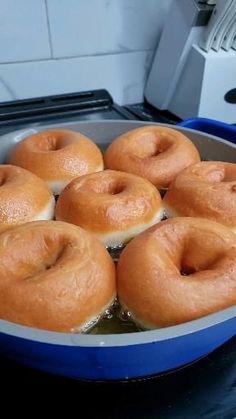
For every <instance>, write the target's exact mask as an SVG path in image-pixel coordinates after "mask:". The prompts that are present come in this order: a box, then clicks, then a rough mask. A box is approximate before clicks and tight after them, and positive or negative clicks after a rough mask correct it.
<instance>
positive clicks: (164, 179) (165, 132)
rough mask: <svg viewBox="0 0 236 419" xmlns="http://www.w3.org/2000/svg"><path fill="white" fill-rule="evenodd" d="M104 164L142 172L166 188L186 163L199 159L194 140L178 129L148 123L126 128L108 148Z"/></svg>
mask: <svg viewBox="0 0 236 419" xmlns="http://www.w3.org/2000/svg"><path fill="white" fill-rule="evenodd" d="M104 161H105V166H106V167H107V168H109V169H115V170H122V171H124V172H129V173H134V174H136V175H139V176H142V177H144V178H146V179H148V180H149V181H150V182H152V183H153V184H154V185H155V186H156V187H157V188H159V189H161V188H167V187H168V186H169V184H170V182H171V181H172V180H173V179H174V178H175V177H176V175H177V174H178V173H179V172H180V171H181V170H183V169H184V168H185V167H187V166H189V165H191V164H194V163H197V162H199V161H200V156H199V153H198V151H197V149H196V147H195V146H194V144H193V143H192V142H191V141H190V140H189V139H188V138H187V137H186V136H185V135H183V134H182V133H181V132H180V131H177V130H176V129H173V128H167V127H164V126H155V125H149V126H145V127H141V128H137V129H134V130H131V131H128V132H126V133H125V134H122V135H120V136H119V137H117V138H116V139H115V140H114V141H113V142H112V143H111V145H110V146H109V147H108V148H107V150H106V152H105V156H104Z"/></svg>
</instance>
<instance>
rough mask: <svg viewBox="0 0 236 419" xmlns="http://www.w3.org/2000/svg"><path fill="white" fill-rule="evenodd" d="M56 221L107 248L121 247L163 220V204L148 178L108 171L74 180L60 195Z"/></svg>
mask: <svg viewBox="0 0 236 419" xmlns="http://www.w3.org/2000/svg"><path fill="white" fill-rule="evenodd" d="M55 214H56V219H57V220H63V221H67V222H69V223H72V224H77V225H79V226H81V227H83V228H84V229H86V230H88V231H90V232H91V233H93V234H95V235H96V236H97V237H98V238H99V239H100V240H101V241H102V242H103V243H104V244H105V245H106V246H118V245H120V244H122V243H124V242H126V241H128V240H130V239H131V238H132V237H134V236H135V235H136V234H138V233H140V232H141V231H143V230H145V229H146V228H148V227H150V226H151V225H153V224H155V223H157V222H158V221H160V220H161V218H162V215H163V208H162V201H161V197H160V194H159V192H158V191H157V189H156V188H155V187H154V186H153V185H152V184H151V183H150V182H148V181H147V180H146V179H143V178H141V177H139V176H135V175H132V174H130V173H124V172H118V171H114V170H105V171H103V172H99V173H93V174H90V175H86V176H82V177H80V178H77V179H74V180H73V181H72V182H71V183H70V184H69V185H67V187H66V188H65V189H64V191H63V192H62V193H61V195H60V196H59V199H58V201H57V205H56V211H55Z"/></svg>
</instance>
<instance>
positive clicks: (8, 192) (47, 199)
mask: <svg viewBox="0 0 236 419" xmlns="http://www.w3.org/2000/svg"><path fill="white" fill-rule="evenodd" d="M54 206H55V200H54V197H53V195H52V194H51V192H50V190H49V189H48V187H47V185H46V183H45V182H43V181H42V179H40V178H39V177H38V176H36V175H34V174H33V173H31V172H29V171H28V170H25V169H22V168H21V167H16V166H11V165H7V164H2V165H0V232H2V231H4V230H6V229H8V228H10V227H13V226H14V225H16V224H22V223H26V222H28V221H37V220H50V219H52V218H53V216H54Z"/></svg>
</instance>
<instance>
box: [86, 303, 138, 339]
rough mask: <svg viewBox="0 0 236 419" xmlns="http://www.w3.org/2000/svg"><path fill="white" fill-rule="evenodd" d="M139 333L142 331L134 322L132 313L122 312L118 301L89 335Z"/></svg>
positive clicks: (90, 330)
mask: <svg viewBox="0 0 236 419" xmlns="http://www.w3.org/2000/svg"><path fill="white" fill-rule="evenodd" d="M139 331H141V329H140V328H139V327H138V326H137V325H136V324H135V323H134V322H133V321H132V318H131V315H130V313H129V312H127V311H124V310H122V308H121V306H120V304H119V302H118V301H117V300H116V301H115V302H114V304H113V305H112V307H110V308H109V309H107V310H106V311H105V313H104V314H103V316H102V317H101V319H100V320H99V321H98V322H97V323H96V324H95V325H94V326H93V327H92V328H91V329H89V330H88V331H87V333H88V334H90V335H98V334H99V335H106V334H118V333H132V332H139Z"/></svg>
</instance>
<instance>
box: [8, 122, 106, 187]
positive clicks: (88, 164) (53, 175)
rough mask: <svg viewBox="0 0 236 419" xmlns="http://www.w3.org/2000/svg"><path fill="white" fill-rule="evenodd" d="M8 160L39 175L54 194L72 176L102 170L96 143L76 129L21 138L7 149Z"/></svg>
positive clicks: (44, 132) (43, 132) (51, 131)
mask: <svg viewBox="0 0 236 419" xmlns="http://www.w3.org/2000/svg"><path fill="white" fill-rule="evenodd" d="M8 161H9V163H10V164H14V165H16V166H21V167H24V168H25V169H28V170H30V171H31V172H33V173H35V174H36V175H38V176H39V177H41V178H42V179H43V180H44V181H45V182H47V184H48V186H49V187H50V189H51V190H52V192H53V193H54V194H56V195H57V194H59V193H60V192H61V191H62V189H64V187H65V186H66V185H67V184H68V183H69V182H70V181H71V180H72V179H73V178H75V177H78V176H81V175H84V174H86V173H93V172H98V171H100V170H103V157H102V153H101V151H100V150H99V148H98V147H97V145H96V144H95V143H94V142H93V141H91V140H90V139H89V138H87V137H85V136H84V135H82V134H80V133H79V132H75V131H70V130H62V129H61V130H59V129H58V130H50V131H42V132H38V133H36V134H33V135H30V136H29V137H27V138H25V139H23V140H22V141H20V142H19V143H18V144H17V145H16V146H15V147H14V149H13V150H12V151H11V153H10V155H9V160H8Z"/></svg>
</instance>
